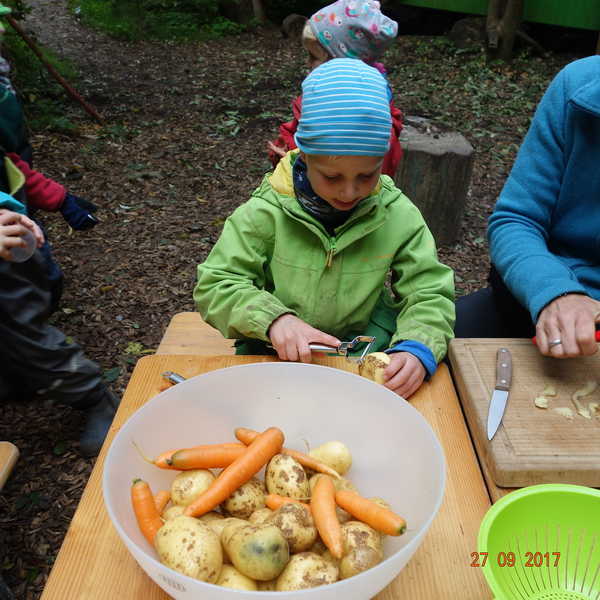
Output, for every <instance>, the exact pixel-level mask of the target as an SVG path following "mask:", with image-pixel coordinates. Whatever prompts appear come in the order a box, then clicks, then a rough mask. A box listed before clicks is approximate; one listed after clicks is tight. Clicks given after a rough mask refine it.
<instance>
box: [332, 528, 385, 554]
mask: <svg viewBox="0 0 600 600" xmlns="http://www.w3.org/2000/svg"><path fill="white" fill-rule="evenodd" d="M342 539H343V542H344V556H345V555H346V554H348V553H349V552H350V551H351V550H353V549H354V548H357V547H358V546H369V547H370V548H372V549H373V550H375V551H376V552H378V553H379V554H380V555H381V556H382V557H383V543H382V541H381V535H379V532H378V531H375V530H374V529H373V528H372V527H369V526H368V525H367V524H365V523H362V522H361V521H348V522H347V523H344V524H343V525H342Z"/></svg>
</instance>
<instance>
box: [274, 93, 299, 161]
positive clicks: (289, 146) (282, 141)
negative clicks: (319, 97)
mask: <svg viewBox="0 0 600 600" xmlns="http://www.w3.org/2000/svg"><path fill="white" fill-rule="evenodd" d="M292 113H293V115H294V117H293V119H292V120H291V121H288V122H287V123H282V124H281V125H280V126H279V137H278V138H277V139H276V140H273V144H274V145H275V146H278V147H279V148H283V150H285V151H286V152H289V151H290V150H293V149H294V148H296V142H295V140H294V134H295V133H296V130H297V129H298V121H299V120H300V115H301V114H302V96H298V97H297V98H295V99H294V101H293V102H292ZM280 158H281V156H279V154H276V153H275V152H273V150H269V159H270V160H271V164H272V165H273V166H274V167H275V166H276V165H277V163H278V162H279V159H280Z"/></svg>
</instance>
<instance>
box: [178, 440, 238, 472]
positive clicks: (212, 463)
mask: <svg viewBox="0 0 600 600" xmlns="http://www.w3.org/2000/svg"><path fill="white" fill-rule="evenodd" d="M245 451H246V446H244V444H236V443H232V444H206V445H203V446H194V447H193V448H183V449H181V450H177V452H174V453H173V454H172V455H171V456H170V457H169V458H167V459H166V462H167V464H168V465H169V468H171V469H179V470H181V471H186V470H188V469H222V468H224V467H228V466H229V465H230V464H231V463H232V462H233V461H234V460H235V459H236V458H239V457H240V456H241V455H242V454H243V453H244V452H245Z"/></svg>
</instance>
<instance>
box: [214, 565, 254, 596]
mask: <svg viewBox="0 0 600 600" xmlns="http://www.w3.org/2000/svg"><path fill="white" fill-rule="evenodd" d="M216 583H217V585H220V586H222V587H226V588H232V589H234V590H248V591H250V592H255V591H256V590H257V589H258V587H257V586H256V581H254V579H250V577H246V576H245V575H244V574H243V573H240V572H239V571H238V570H237V569H236V568H235V567H232V566H231V565H223V568H222V569H221V574H220V575H219V578H218V579H217V581H216Z"/></svg>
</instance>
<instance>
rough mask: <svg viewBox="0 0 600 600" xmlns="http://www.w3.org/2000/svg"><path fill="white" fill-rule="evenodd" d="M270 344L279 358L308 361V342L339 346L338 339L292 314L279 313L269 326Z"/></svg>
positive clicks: (309, 353) (309, 358)
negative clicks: (279, 315)
mask: <svg viewBox="0 0 600 600" xmlns="http://www.w3.org/2000/svg"><path fill="white" fill-rule="evenodd" d="M269 337H270V338H271V344H272V345H273V348H275V350H276V351H277V356H279V358H280V359H281V360H293V361H297V360H299V361H301V362H305V363H309V362H310V361H311V350H310V348H309V347H308V345H309V344H310V343H313V342H316V343H318V344H325V345H327V346H334V347H336V346H339V345H340V343H341V342H340V340H338V339H337V338H336V337H333V336H332V335H329V334H327V333H324V332H322V331H319V330H318V329H315V328H314V327H311V326H310V325H309V324H308V323H305V322H304V321H303V320H302V319H299V318H298V317H295V316H294V315H289V314H288V315H281V317H279V318H277V319H275V320H274V321H273V323H271V327H269Z"/></svg>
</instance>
